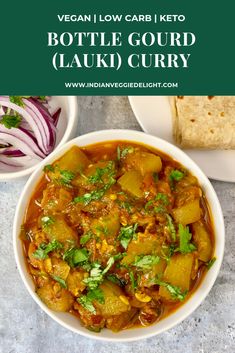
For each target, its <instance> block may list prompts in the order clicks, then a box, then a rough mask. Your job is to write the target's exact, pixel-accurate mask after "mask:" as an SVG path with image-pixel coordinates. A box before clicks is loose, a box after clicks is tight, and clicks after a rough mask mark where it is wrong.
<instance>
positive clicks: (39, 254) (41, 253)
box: [33, 240, 63, 260]
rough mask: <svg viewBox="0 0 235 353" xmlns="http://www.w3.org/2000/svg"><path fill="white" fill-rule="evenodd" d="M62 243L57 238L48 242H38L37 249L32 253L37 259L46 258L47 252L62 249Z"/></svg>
mask: <svg viewBox="0 0 235 353" xmlns="http://www.w3.org/2000/svg"><path fill="white" fill-rule="evenodd" d="M62 248H63V245H62V244H61V243H59V242H58V241H57V240H53V241H52V242H50V243H48V244H44V243H43V244H40V245H39V247H38V249H37V250H36V251H35V252H34V253H33V257H35V259H38V260H44V259H46V258H47V255H48V253H49V252H51V251H54V250H58V249H62Z"/></svg>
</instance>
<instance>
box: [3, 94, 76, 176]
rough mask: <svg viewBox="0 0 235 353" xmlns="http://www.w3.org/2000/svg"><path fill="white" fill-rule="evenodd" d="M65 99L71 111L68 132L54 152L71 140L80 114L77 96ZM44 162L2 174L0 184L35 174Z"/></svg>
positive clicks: (66, 131)
mask: <svg viewBox="0 0 235 353" xmlns="http://www.w3.org/2000/svg"><path fill="white" fill-rule="evenodd" d="M52 97H53V96H52ZM56 97H58V96H56ZM63 97H65V98H66V99H67V101H68V105H69V106H70V109H71V112H70V115H69V119H68V123H67V127H66V130H65V132H64V135H63V136H62V139H61V140H60V142H59V143H58V145H57V146H56V147H55V149H54V150H53V151H52V152H54V151H55V150H57V148H59V147H61V146H62V145H63V144H64V143H66V142H67V141H68V140H69V137H70V134H71V132H72V130H73V128H74V122H75V121H76V119H77V112H78V102H77V96H63ZM52 152H51V153H52ZM51 153H50V154H51ZM42 162H43V160H42V161H39V162H38V163H36V164H35V165H33V166H31V167H29V168H26V169H23V170H19V171H17V172H7V173H1V172H0V182H1V181H8V180H12V179H18V178H23V177H26V176H27V175H29V174H32V173H33V172H34V170H35V169H36V168H37V167H38V166H40V165H41V163H42Z"/></svg>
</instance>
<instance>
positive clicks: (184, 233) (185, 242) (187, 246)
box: [176, 224, 197, 254]
mask: <svg viewBox="0 0 235 353" xmlns="http://www.w3.org/2000/svg"><path fill="white" fill-rule="evenodd" d="M179 238H180V246H179V248H177V249H176V251H177V250H179V251H180V252H181V253H182V254H187V253H190V252H192V251H194V250H196V249H197V248H196V246H195V245H194V244H192V243H190V240H191V238H192V234H191V233H190V231H189V227H184V226H183V225H182V224H179Z"/></svg>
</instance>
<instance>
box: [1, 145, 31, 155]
mask: <svg viewBox="0 0 235 353" xmlns="http://www.w3.org/2000/svg"><path fill="white" fill-rule="evenodd" d="M0 154H3V155H5V156H9V157H23V156H25V154H24V153H23V152H21V151H20V150H16V149H15V147H13V146H11V147H6V148H3V149H0Z"/></svg>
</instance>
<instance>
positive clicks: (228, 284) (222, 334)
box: [0, 97, 235, 353]
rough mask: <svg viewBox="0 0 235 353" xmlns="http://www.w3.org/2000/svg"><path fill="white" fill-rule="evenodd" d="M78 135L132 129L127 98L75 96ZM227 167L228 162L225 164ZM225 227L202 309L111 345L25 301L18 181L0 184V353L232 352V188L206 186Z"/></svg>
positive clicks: (234, 269) (227, 185)
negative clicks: (15, 230)
mask: <svg viewBox="0 0 235 353" xmlns="http://www.w3.org/2000/svg"><path fill="white" fill-rule="evenodd" d="M78 102H79V109H80V120H79V127H78V134H84V133H86V132H89V131H94V130H100V129H106V128H126V129H138V130H140V127H139V125H138V124H137V122H136V120H135V117H134V115H133V113H132V111H131V109H130V106H129V103H128V100H127V98H123V97H79V98H78ZM231 162H232V161H231ZM212 183H213V186H214V188H215V190H216V192H217V194H218V197H219V199H220V202H221V205H222V209H223V212H224V217H225V225H226V247H225V257H224V261H223V265H222V269H221V271H220V274H219V277H218V279H217V281H216V283H215V285H214V287H213V289H212V290H211V292H210V294H209V296H208V297H207V298H206V300H205V301H204V302H203V304H202V305H201V306H200V307H199V308H198V309H197V310H196V311H195V312H194V313H193V314H192V315H191V316H190V317H189V318H188V319H187V320H185V321H184V322H183V323H181V324H180V325H178V326H177V327H176V328H174V329H171V330H170V331H168V332H166V333H163V334H161V335H159V336H157V337H155V338H151V339H148V340H143V341H140V342H133V343H125V344H120V343H119V344H113V343H102V342H97V341H95V340H91V339H87V338H83V337H82V336H79V335H76V334H73V333H71V332H70V331H68V330H66V329H64V328H62V327H60V326H59V325H58V324H57V323H55V322H54V321H53V320H52V319H51V318H49V317H48V316H47V315H46V314H44V313H43V312H42V310H41V309H40V308H39V307H38V306H37V304H36V303H35V302H34V301H33V299H32V298H31V297H30V295H29V294H28V292H27V291H26V288H25V287H24V285H23V283H22V281H21V279H20V276H19V273H18V272H17V269H16V265H15V260H14V255H13V250H12V222H13V217H14V211H15V206H16V203H17V200H18V198H19V195H20V192H21V190H22V188H23V186H24V182H14V183H13V182H9V183H0V352H1V353H65V352H66V353H70V352H71V353H76V352H82V353H83V352H86V353H93V352H94V353H99V352H105V353H111V352H112V353H116V352H118V353H119V352H122V353H132V352H135V353H147V352H148V353H153V352H154V353H165V352H167V353H169V352H171V353H182V352H187V353H191V352H192V353H222V352H226V353H233V352H235V295H234V294H235V185H234V184H232V183H231V184H230V183H223V182H216V181H212Z"/></svg>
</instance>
